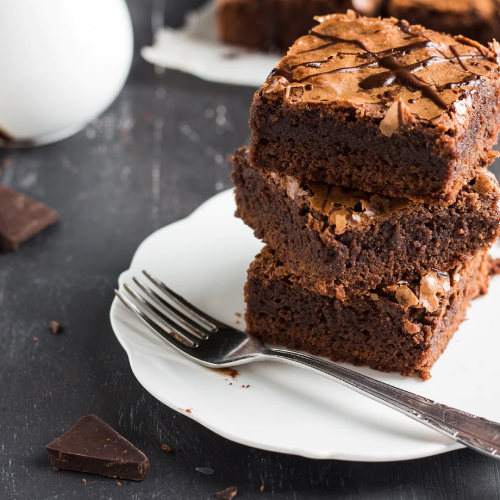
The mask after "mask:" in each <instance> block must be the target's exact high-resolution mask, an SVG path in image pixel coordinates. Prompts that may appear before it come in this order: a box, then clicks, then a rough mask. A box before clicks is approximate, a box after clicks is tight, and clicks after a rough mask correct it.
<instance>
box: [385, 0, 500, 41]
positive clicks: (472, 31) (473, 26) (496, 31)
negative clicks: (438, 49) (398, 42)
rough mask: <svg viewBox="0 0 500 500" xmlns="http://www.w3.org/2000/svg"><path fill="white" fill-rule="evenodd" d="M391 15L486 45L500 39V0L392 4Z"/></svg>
mask: <svg viewBox="0 0 500 500" xmlns="http://www.w3.org/2000/svg"><path fill="white" fill-rule="evenodd" d="M387 10H388V13H389V15H391V16H394V17H397V18H398V19H405V20H406V21H408V22H409V23H411V24H421V25H423V26H426V27H427V28H430V29H433V30H436V31H442V32H444V33H450V34H452V35H463V36H466V37H468V38H472V39H473V40H477V41H478V42H481V43H483V44H486V43H488V42H491V41H492V40H493V38H496V39H497V40H498V39H499V38H500V15H499V12H500V2H499V1H498V0H458V1H446V0H445V1H443V0H439V1H436V0H389V3H388V5H387Z"/></svg>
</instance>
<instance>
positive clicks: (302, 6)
mask: <svg viewBox="0 0 500 500" xmlns="http://www.w3.org/2000/svg"><path fill="white" fill-rule="evenodd" d="M382 3H383V2H382V0H260V1H259V0H217V3H216V5H217V27H218V31H219V36H220V38H221V40H222V41H223V42H225V43H230V44H233V45H242V46H244V47H248V48H250V49H255V50H263V51H269V50H279V51H281V52H283V53H285V52H286V51H287V50H288V49H289V48H290V47H291V46H292V45H293V42H295V40H297V38H299V37H300V36H303V35H306V34H307V32H308V31H309V30H310V29H311V28H312V27H313V26H314V25H315V24H316V23H315V21H314V16H321V15H326V14H333V13H335V12H345V11H346V10H347V9H354V10H356V11H357V12H359V13H360V14H363V15H365V16H376V15H378V14H379V13H380V10H381V7H382Z"/></svg>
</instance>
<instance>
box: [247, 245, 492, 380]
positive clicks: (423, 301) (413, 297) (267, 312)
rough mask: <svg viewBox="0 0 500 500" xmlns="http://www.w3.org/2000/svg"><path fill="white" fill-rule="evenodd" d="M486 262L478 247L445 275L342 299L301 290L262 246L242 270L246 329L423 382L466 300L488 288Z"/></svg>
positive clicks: (462, 315)
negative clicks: (414, 376) (245, 278)
mask: <svg viewBox="0 0 500 500" xmlns="http://www.w3.org/2000/svg"><path fill="white" fill-rule="evenodd" d="M491 267H492V264H491V258H490V257H489V256H488V255H487V253H486V251H482V252H481V253H480V254H478V255H477V256H476V257H475V258H474V259H471V260H470V261H469V262H467V263H466V264H464V265H459V266H457V267H456V268H455V269H453V270H451V271H450V272H448V273H442V272H439V273H437V272H432V273H429V274H428V275H426V276H424V277H422V278H421V279H420V280H416V281H414V282H412V283H408V284H401V285H395V286H392V287H386V288H382V289H378V290H376V291H375V292H374V293H372V294H370V295H369V296H368V295H364V296H359V297H354V298H353V299H351V300H349V301H344V302H342V301H340V300H338V299H336V298H330V297H325V296H323V295H319V294H317V293H314V292H311V291H309V290H307V289H305V288H304V287H302V285H301V284H300V283H299V282H298V280H297V279H296V277H295V275H294V274H293V273H292V272H291V271H290V269H289V268H288V267H287V266H286V265H284V264H282V263H281V262H280V261H279V260H278V259H277V258H276V256H275V254H274V252H273V250H271V249H270V248H269V247H265V248H264V249H263V250H262V252H261V253H260V254H259V255H258V256H257V257H256V259H255V261H254V262H253V263H252V264H251V266H250V269H249V271H248V281H247V284H246V287H245V298H246V302H247V312H246V323H247V331H248V332H249V333H251V334H253V335H256V336H257V337H259V338H261V339H262V340H263V341H264V342H269V343H272V344H282V345H285V346H286V347H288V348H291V349H301V350H305V351H307V352H310V353H311V354H315V355H320V356H326V357H328V358H330V359H332V360H334V361H347V362H349V363H353V364H355V365H368V366H369V367H371V368H374V369H377V370H381V371H386V372H389V371H396V372H399V373H401V374H402V375H412V374H413V373H415V372H417V373H418V374H419V376H420V378H421V379H423V380H426V379H428V378H430V369H431V367H432V365H433V364H434V362H435V361H436V360H437V359H438V358H439V356H440V355H441V354H442V352H443V351H444V350H445V348H446V346H447V344H448V342H449V340H450V339H451V337H452V336H453V334H454V333H455V331H456V329H457V328H458V326H459V325H460V323H461V322H462V321H463V320H464V319H465V314H466V311H467V308H468V306H469V304H470V300H471V299H472V298H475V297H477V296H478V295H482V294H485V293H486V292H487V289H488V283H489V276H490V272H491Z"/></svg>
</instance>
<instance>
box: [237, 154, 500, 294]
mask: <svg viewBox="0 0 500 500" xmlns="http://www.w3.org/2000/svg"><path fill="white" fill-rule="evenodd" d="M233 168H234V171H233V174H232V178H233V182H234V184H235V186H236V188H237V189H236V204H237V212H236V216H237V217H240V218H241V219H243V221H244V222H245V223H246V224H247V225H248V226H250V227H251V228H252V229H253V230H254V232H255V235H256V236H257V237H258V238H261V239H262V240H263V241H264V242H265V243H266V244H268V245H269V246H270V247H271V248H273V249H274V250H275V252H276V255H277V256H278V257H279V259H280V260H281V261H282V262H284V263H286V264H287V265H288V266H289V267H290V268H291V270H292V271H293V272H294V273H295V275H296V276H297V279H298V280H299V282H300V284H301V285H302V286H304V287H305V288H308V289H309V290H312V291H314V292H317V293H320V294H322V295H327V296H330V297H337V298H339V299H341V300H343V299H345V298H350V297H353V296H354V295H358V294H360V293H366V292H368V291H369V290H372V289H374V288H376V287H379V286H390V285H395V284H397V283H399V282H401V281H413V280H415V279H418V278H420V277H421V276H422V275H425V274H426V273H428V272H430V271H432V270H434V269H439V270H440V271H446V270H449V269H452V268H454V267H456V266H457V265H458V264H460V263H462V262H466V261H467V260H469V259H470V258H472V257H473V256H475V255H476V254H477V253H478V251H480V250H482V249H485V248H488V247H489V246H490V245H491V244H492V243H493V241H495V239H496V238H497V237H498V235H499V234H500V211H499V209H498V206H497V203H498V200H499V197H500V188H499V186H498V182H497V180H496V179H495V177H494V176H493V174H491V173H489V172H487V171H483V170H480V171H478V173H477V175H476V177H475V179H473V180H472V181H471V182H470V183H469V184H467V185H466V186H464V187H463V188H462V190H461V191H460V193H459V195H458V197H457V199H456V201H455V203H454V204H452V205H449V206H447V207H444V206H437V205H427V204H421V203H415V202H412V201H409V200H405V199H401V198H390V197H385V196H380V195H376V194H375V195H374V194H373V193H366V192H364V191H359V190H354V189H348V188H343V187H338V186H330V185H327V184H322V183H314V182H306V181H299V180H298V179H296V178H294V177H290V176H286V175H283V174H276V173H265V172H262V171H261V170H257V169H255V168H253V167H252V165H251V164H250V163H249V160H248V150H247V148H242V149H240V150H238V152H237V153H236V155H235V156H234V159H233Z"/></svg>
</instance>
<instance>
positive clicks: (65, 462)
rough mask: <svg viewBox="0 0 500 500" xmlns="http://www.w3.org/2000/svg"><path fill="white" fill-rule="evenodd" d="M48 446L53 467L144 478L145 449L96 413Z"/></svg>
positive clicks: (145, 468)
mask: <svg viewBox="0 0 500 500" xmlns="http://www.w3.org/2000/svg"><path fill="white" fill-rule="evenodd" d="M45 449H46V450H47V455H48V457H49V460H50V463H51V464H52V467H54V469H56V470H59V469H65V470H72V471H77V472H89V473H91V474H99V475H101V476H107V477H114V478H120V479H130V480H132V481H142V480H143V479H145V478H146V477H147V475H148V474H149V460H148V457H146V455H144V453H142V451H139V450H138V449H137V448H136V447H135V446H134V445H133V444H131V443H130V442H129V441H127V440H126V439H125V438H124V437H122V436H121V435H120V434H118V432H116V431H115V430H113V429H112V428H111V427H110V426H109V425H108V424H106V423H105V422H103V421H102V420H101V419H100V418H99V417H96V416H95V415H87V416H86V417H82V418H81V419H80V420H78V422H77V423H76V424H75V425H74V426H73V427H72V428H71V429H70V430H69V431H67V432H65V433H64V434H63V435H62V436H61V437H59V438H57V439H54V441H52V442H51V443H50V444H48V445H47V446H46V447H45Z"/></svg>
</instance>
